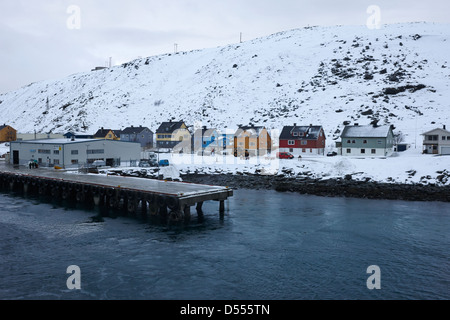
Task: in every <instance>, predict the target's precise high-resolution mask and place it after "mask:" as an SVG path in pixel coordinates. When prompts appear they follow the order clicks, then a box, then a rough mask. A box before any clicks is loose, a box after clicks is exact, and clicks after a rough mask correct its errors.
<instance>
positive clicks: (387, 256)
mask: <svg viewBox="0 0 450 320" xmlns="http://www.w3.org/2000/svg"><path fill="white" fill-rule="evenodd" d="M218 207H219V205H218V203H217V202H209V203H205V204H204V206H203V210H204V212H205V216H204V220H203V221H200V222H199V221H198V220H197V218H196V216H193V219H192V221H191V223H190V224H189V225H187V226H170V227H167V226H166V225H161V224H158V223H149V222H144V221H141V220H139V219H135V218H127V217H118V218H114V219H113V218H104V221H103V222H92V221H93V220H92V217H93V216H95V214H96V213H95V212H94V211H90V210H82V209H81V208H72V209H68V208H65V207H62V206H59V205H56V204H51V203H42V202H41V201H39V200H37V199H26V198H22V197H16V196H13V195H11V194H0V299H64V300H66V299H67V300H70V299H149V300H180V299H183V300H184V299H187V300H219V299H220V300H231V299H239V300H247V299H255V300H288V299H289V300H292V299H294V300H297V299H449V298H450V262H449V258H450V254H449V247H450V239H449V233H450V204H448V203H439V202H403V201H384V200H362V199H346V198H321V197H315V196H304V195H299V194H292V193H276V192H274V191H252V190H236V191H235V195H234V196H233V197H232V198H230V199H229V200H228V201H227V202H226V209H227V211H226V213H225V216H224V218H223V219H220V217H219V213H218ZM192 211H193V212H192V213H193V214H194V211H195V210H192ZM70 265H77V266H79V267H80V270H81V290H69V289H68V288H67V285H66V280H67V278H68V277H69V276H70V274H67V273H66V270H67V267H68V266H70ZM371 265H377V266H379V268H380V270H381V277H380V282H381V289H379V290H376V289H374V290H369V289H368V288H367V285H366V281H367V279H368V277H369V276H370V274H368V273H367V268H368V267H369V266H371Z"/></svg>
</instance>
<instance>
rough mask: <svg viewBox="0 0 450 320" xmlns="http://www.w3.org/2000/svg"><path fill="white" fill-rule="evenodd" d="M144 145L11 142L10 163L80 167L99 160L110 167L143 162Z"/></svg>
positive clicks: (88, 141)
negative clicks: (33, 162)
mask: <svg viewBox="0 0 450 320" xmlns="http://www.w3.org/2000/svg"><path fill="white" fill-rule="evenodd" d="M140 158H141V145H140V144H139V143H136V142H124V141H116V140H106V139H105V140H103V139H45V140H29V141H14V142H11V143H10V163H11V164H14V165H27V164H28V163H29V162H30V161H31V160H35V161H37V162H38V163H39V164H40V165H41V166H44V167H52V166H59V167H62V168H76V167H78V166H80V165H85V164H86V163H88V164H91V163H93V162H94V161H96V160H102V161H105V163H106V165H107V166H113V165H120V164H121V163H124V162H125V163H128V162H134V161H139V159H140Z"/></svg>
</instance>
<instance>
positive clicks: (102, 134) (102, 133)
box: [94, 128, 121, 138]
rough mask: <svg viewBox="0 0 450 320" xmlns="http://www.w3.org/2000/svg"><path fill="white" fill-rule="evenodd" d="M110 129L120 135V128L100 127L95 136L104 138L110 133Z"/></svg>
mask: <svg viewBox="0 0 450 320" xmlns="http://www.w3.org/2000/svg"><path fill="white" fill-rule="evenodd" d="M109 131H112V132H113V133H114V134H115V135H116V136H117V137H118V136H120V132H121V131H120V130H113V129H104V128H101V129H99V130H98V131H97V132H96V133H95V134H94V138H104V137H106V135H107V134H108V132H109Z"/></svg>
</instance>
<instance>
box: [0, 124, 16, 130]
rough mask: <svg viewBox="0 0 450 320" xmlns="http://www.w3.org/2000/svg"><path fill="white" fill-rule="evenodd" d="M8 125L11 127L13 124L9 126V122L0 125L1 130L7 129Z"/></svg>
mask: <svg viewBox="0 0 450 320" xmlns="http://www.w3.org/2000/svg"><path fill="white" fill-rule="evenodd" d="M6 127H11V126H8V125H7V124H4V125H2V126H0V130H3V129H5V128H6ZM11 128H12V127H11ZM13 129H14V128H13Z"/></svg>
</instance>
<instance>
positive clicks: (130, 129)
mask: <svg viewBox="0 0 450 320" xmlns="http://www.w3.org/2000/svg"><path fill="white" fill-rule="evenodd" d="M145 129H147V130H149V131H150V132H151V130H150V129H149V128H147V127H143V126H139V127H133V126H131V127H127V128H125V129H123V130H122V131H121V132H120V134H138V133H141V132H142V131H144V130H145Z"/></svg>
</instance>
